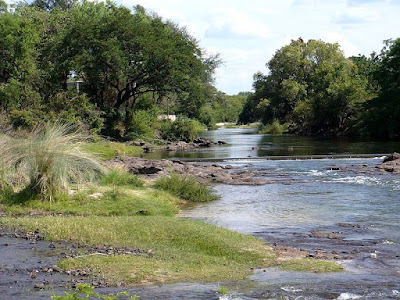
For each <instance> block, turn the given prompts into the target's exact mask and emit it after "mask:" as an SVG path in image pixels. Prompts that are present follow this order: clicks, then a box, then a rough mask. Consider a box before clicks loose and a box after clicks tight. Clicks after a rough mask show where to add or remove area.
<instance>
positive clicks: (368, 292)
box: [178, 129, 400, 299]
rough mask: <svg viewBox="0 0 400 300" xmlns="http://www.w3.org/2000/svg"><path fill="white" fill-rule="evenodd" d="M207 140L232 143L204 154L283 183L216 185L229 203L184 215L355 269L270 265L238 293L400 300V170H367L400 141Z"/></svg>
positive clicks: (227, 136)
mask: <svg viewBox="0 0 400 300" xmlns="http://www.w3.org/2000/svg"><path fill="white" fill-rule="evenodd" d="M206 137H209V138H212V139H214V140H224V141H226V142H227V143H228V145H226V146H223V147H220V148H218V147H215V148H210V149H198V150H195V151H198V154H199V155H198V156H197V157H201V158H203V159H204V158H208V159H222V161H223V163H225V164H230V165H233V166H235V167H236V168H240V169H245V170H257V171H259V172H261V173H262V174H264V176H265V177H267V178H268V179H271V180H274V181H275V183H273V184H268V185H263V186H229V185H219V186H216V187H215V189H216V191H217V193H218V194H220V195H221V199H220V200H218V201H215V202H212V203H205V204H200V205H195V206H193V207H191V208H189V209H187V210H185V211H184V212H183V213H182V214H181V215H182V216H183V217H190V218H195V219H200V220H204V221H206V222H210V223H213V224H216V225H218V226H223V227H227V228H230V229H233V230H237V231H240V232H243V233H247V234H253V235H255V236H257V237H259V238H261V239H263V240H265V241H267V242H269V243H271V244H277V245H280V246H291V247H296V248H298V249H305V250H308V251H310V252H311V253H316V252H318V251H322V252H323V251H327V252H330V253H332V252H333V253H336V254H340V255H341V257H343V259H342V260H341V264H342V265H343V266H344V267H345V272H341V273H333V274H310V273H305V272H287V271H279V270H271V269H268V270H260V271H258V272H256V274H255V275H254V276H253V277H252V278H251V283H252V287H251V288H250V289H248V290H246V288H245V287H243V288H242V290H241V294H238V295H236V296H232V297H231V299H400V215H399V214H400V176H399V175H392V174H386V175H382V174H380V173H378V172H374V171H371V172H368V171H366V170H373V169H374V167H375V166H376V164H378V163H380V162H381V161H382V157H381V155H382V154H385V153H391V152H394V151H396V150H397V151H399V150H400V144H399V143H398V142H386V143H382V142H376V141H375V142H374V141H368V140H362V139H357V140H354V139H353V140H349V139H333V138H317V137H308V138H307V137H297V136H271V135H257V134H252V132H251V131H250V130H240V129H234V130H228V129H225V130H219V131H214V132H209V133H207V135H206ZM195 151H193V152H195ZM195 154H196V153H195ZM178 155H180V154H179V153H178ZM191 156H192V157H193V156H195V155H193V153H191V154H186V157H187V158H190V157H191ZM357 156H358V158H354V157H357ZM313 157H314V158H318V159H312V158H313ZM299 158H301V159H299ZM305 158H308V159H305ZM313 232H323V233H336V234H337V235H338V238H334V239H328V238H320V237H316V236H314V235H313V234H312V233H313ZM375 257H376V258H375ZM239 292H240V290H239ZM227 299H228V298H227Z"/></svg>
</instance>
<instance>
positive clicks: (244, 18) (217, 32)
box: [206, 8, 272, 39]
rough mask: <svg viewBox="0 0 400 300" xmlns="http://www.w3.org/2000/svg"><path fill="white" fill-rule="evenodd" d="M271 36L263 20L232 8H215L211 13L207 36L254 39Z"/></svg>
mask: <svg viewBox="0 0 400 300" xmlns="http://www.w3.org/2000/svg"><path fill="white" fill-rule="evenodd" d="M271 36H272V32H271V30H270V29H269V28H268V27H267V26H266V25H265V23H264V22H261V21H258V20H256V19H255V18H254V17H251V16H250V15H249V14H247V13H245V12H243V11H239V10H236V9H232V8H224V9H216V10H214V11H213V12H212V13H211V16H210V25H209V27H208V28H207V31H206V37H207V38H220V39H255V38H268V37H271Z"/></svg>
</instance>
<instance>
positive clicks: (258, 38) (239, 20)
mask: <svg viewBox="0 0 400 300" xmlns="http://www.w3.org/2000/svg"><path fill="white" fill-rule="evenodd" d="M116 2H117V3H118V4H122V5H124V6H126V7H128V8H132V7H134V6H136V5H138V4H139V5H142V6H143V7H145V8H146V9H148V10H150V11H152V12H155V13H157V14H158V15H159V16H161V17H163V18H164V19H165V20H171V21H173V22H175V23H178V24H179V25H180V26H184V27H186V28H187V30H188V31H189V33H190V34H191V35H192V36H193V37H195V38H196V39H197V40H198V42H199V45H200V47H201V48H202V49H204V50H205V51H206V52H207V53H209V54H216V53H219V55H220V57H221V58H222V60H223V62H224V63H223V65H222V66H220V67H219V68H218V70H217V72H216V74H215V75H216V76H215V77H216V78H215V79H216V81H215V85H216V87H217V88H218V89H219V90H220V91H222V92H225V93H227V94H229V95H234V94H237V93H238V92H242V91H251V90H252V82H253V75H254V74H255V73H256V72H258V71H261V72H262V73H268V69H267V67H266V65H265V64H266V63H267V62H268V61H269V60H270V59H271V58H272V56H273V54H274V53H275V52H276V50H278V49H279V48H281V47H282V46H284V45H287V44H289V43H290V41H291V40H292V39H295V40H296V39H298V38H299V37H301V38H302V39H303V40H309V39H320V40H322V41H324V42H330V43H335V42H337V43H339V44H340V45H341V49H342V50H343V51H344V54H345V56H346V57H348V56H352V55H358V54H364V55H366V56H368V55H369V54H370V53H371V52H373V51H376V52H379V51H380V50H381V48H382V47H383V41H384V40H386V39H389V38H393V39H396V38H398V37H400V32H399V29H400V0H247V1H245V0H117V1H116Z"/></svg>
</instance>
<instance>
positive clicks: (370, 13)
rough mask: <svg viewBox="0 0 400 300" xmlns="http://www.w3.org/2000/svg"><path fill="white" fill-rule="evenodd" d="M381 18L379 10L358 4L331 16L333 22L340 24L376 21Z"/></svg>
mask: <svg viewBox="0 0 400 300" xmlns="http://www.w3.org/2000/svg"><path fill="white" fill-rule="evenodd" d="M381 19H382V16H381V14H380V12H379V10H377V9H371V7H367V6H358V7H352V8H348V9H346V11H345V12H343V13H340V14H337V15H336V16H335V17H334V18H333V22H334V23H336V24H341V25H354V24H363V23H371V22H378V21H380V20H381Z"/></svg>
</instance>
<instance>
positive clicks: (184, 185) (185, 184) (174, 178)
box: [154, 173, 218, 202]
mask: <svg viewBox="0 0 400 300" xmlns="http://www.w3.org/2000/svg"><path fill="white" fill-rule="evenodd" d="M154 187H155V188H157V189H160V190H164V191H168V192H170V193H172V194H173V195H175V196H177V197H179V198H181V199H184V200H186V201H190V202H208V201H213V200H216V199H218V195H216V194H215V193H214V192H213V190H212V189H211V188H210V187H209V186H208V185H207V184H206V183H201V182H198V181H197V180H196V179H194V178H193V177H190V176H182V175H178V174H175V173H172V174H171V175H170V176H165V177H161V178H159V179H158V180H157V181H156V182H155V184H154Z"/></svg>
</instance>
